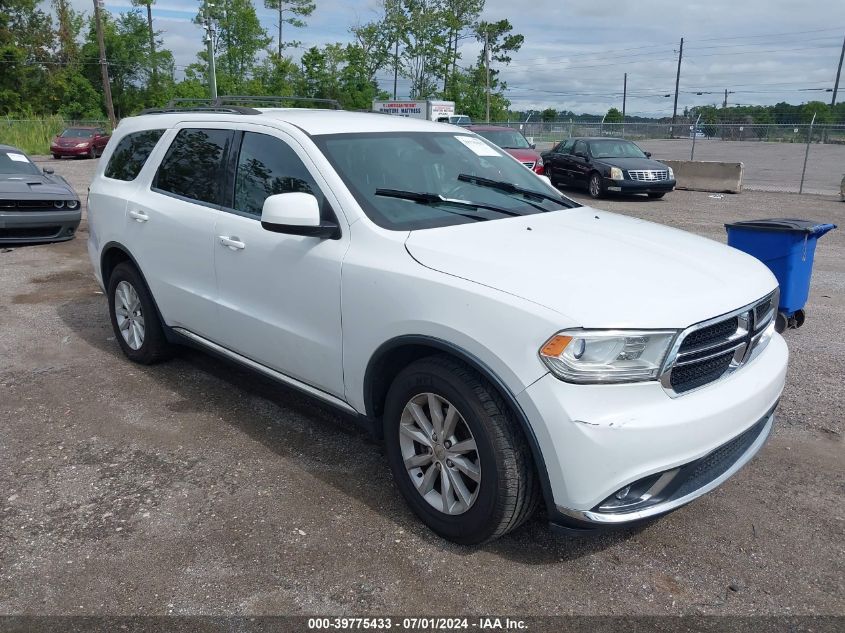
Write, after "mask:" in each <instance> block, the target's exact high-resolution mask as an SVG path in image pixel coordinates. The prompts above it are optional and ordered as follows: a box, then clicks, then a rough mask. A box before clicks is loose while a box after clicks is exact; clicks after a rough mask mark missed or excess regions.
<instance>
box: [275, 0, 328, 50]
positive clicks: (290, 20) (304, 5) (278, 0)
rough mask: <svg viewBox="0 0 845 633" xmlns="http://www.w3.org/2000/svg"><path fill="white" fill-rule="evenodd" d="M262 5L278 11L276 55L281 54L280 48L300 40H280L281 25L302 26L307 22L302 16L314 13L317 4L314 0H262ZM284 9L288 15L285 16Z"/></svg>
mask: <svg viewBox="0 0 845 633" xmlns="http://www.w3.org/2000/svg"><path fill="white" fill-rule="evenodd" d="M264 6H265V7H267V8H268V9H276V10H278V12H279V24H278V27H279V41H278V55H279V57H281V56H282V50H283V49H285V48H287V47H289V46H299V45H300V44H301V42H295V41H291V42H288V43H284V42H283V40H282V26H283V25H285V24H290V25H291V26H293V27H296V28H300V29H301V28H303V27H305V26H307V23H306V22H305V20H303V18H305V17H308V16H309V15H311V14H312V13H314V9H316V8H317V5H316V4H315V3H314V0H264ZM285 11H287V12H288V14H289V16H288V17H285Z"/></svg>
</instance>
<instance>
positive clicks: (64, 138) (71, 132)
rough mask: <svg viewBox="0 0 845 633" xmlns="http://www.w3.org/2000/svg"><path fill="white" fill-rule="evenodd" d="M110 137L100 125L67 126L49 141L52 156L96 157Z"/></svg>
mask: <svg viewBox="0 0 845 633" xmlns="http://www.w3.org/2000/svg"><path fill="white" fill-rule="evenodd" d="M110 138H111V136H110V135H108V134H106V131H105V130H104V129H103V128H101V127H84V126H80V127H69V128H67V129H65V130H63V131H62V133H61V134H58V135H57V136H56V137H55V138H54V139H53V141H52V142H51V143H50V153H51V154H52V155H53V158H61V157H62V156H73V157H79V156H87V157H88V158H97V156H100V155H102V153H103V150H104V149H105V148H106V144H107V143H108V142H109V139H110Z"/></svg>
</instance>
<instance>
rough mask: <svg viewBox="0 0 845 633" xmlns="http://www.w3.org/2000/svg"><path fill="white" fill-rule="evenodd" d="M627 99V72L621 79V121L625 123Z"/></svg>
mask: <svg viewBox="0 0 845 633" xmlns="http://www.w3.org/2000/svg"><path fill="white" fill-rule="evenodd" d="M627 100H628V73H625V78H624V79H623V80H622V123H625V102H626V101H627Z"/></svg>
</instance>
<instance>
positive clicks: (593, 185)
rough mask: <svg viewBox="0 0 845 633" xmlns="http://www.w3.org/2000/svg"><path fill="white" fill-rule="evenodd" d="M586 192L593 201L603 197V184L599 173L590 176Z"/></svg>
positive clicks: (595, 172)
mask: <svg viewBox="0 0 845 633" xmlns="http://www.w3.org/2000/svg"><path fill="white" fill-rule="evenodd" d="M587 191H588V192H589V194H590V197H591V198H593V199H594V200H597V199H598V198H601V197H602V196H604V183H603V182H602V178H601V174H599V172H597V171H594V172H593V173H592V174H590V180H589V181H587Z"/></svg>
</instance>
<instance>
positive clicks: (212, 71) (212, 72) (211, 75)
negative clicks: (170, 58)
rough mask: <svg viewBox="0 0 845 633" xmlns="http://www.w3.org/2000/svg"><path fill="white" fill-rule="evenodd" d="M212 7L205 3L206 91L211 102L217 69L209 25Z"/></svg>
mask: <svg viewBox="0 0 845 633" xmlns="http://www.w3.org/2000/svg"><path fill="white" fill-rule="evenodd" d="M213 7H214V5H213V4H211V3H210V2H206V3H205V24H204V25H203V28H204V29H205V44H206V47H207V48H206V52H207V54H208V91H209V93H210V95H211V98H212V100H213V99H216V98H217V67H216V66H215V63H214V27H213V25H212V24H211V9H212V8H213Z"/></svg>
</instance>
